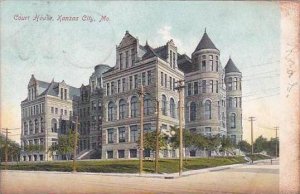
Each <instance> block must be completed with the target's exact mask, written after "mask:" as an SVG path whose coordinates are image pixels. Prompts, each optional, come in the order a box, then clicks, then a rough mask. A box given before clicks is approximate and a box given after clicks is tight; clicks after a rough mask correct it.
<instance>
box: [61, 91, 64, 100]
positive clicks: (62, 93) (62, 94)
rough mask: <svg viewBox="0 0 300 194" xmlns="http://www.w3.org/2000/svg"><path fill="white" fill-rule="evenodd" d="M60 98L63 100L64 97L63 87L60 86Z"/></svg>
mask: <svg viewBox="0 0 300 194" xmlns="http://www.w3.org/2000/svg"><path fill="white" fill-rule="evenodd" d="M60 99H61V100H63V99H64V89H63V88H60Z"/></svg>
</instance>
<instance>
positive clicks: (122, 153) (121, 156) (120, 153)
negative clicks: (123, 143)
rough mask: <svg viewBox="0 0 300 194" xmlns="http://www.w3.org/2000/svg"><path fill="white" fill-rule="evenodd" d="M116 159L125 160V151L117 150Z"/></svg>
mask: <svg viewBox="0 0 300 194" xmlns="http://www.w3.org/2000/svg"><path fill="white" fill-rule="evenodd" d="M118 158H125V151H124V150H118Z"/></svg>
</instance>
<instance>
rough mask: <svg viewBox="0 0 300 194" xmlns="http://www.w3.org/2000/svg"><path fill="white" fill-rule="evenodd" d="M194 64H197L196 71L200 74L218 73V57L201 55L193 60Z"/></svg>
mask: <svg viewBox="0 0 300 194" xmlns="http://www.w3.org/2000/svg"><path fill="white" fill-rule="evenodd" d="M195 64H198V68H197V69H198V70H201V71H202V72H210V71H215V72H218V71H219V57H218V56H215V57H214V55H201V57H200V56H199V57H198V58H195Z"/></svg>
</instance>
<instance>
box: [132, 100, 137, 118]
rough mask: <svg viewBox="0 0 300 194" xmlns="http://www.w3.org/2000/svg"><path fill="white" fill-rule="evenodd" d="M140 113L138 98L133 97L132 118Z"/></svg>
mask: <svg viewBox="0 0 300 194" xmlns="http://www.w3.org/2000/svg"><path fill="white" fill-rule="evenodd" d="M137 113H138V98H137V97H136V96H133V97H132V98H131V117H137Z"/></svg>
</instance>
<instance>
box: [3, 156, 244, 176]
mask: <svg viewBox="0 0 300 194" xmlns="http://www.w3.org/2000/svg"><path fill="white" fill-rule="evenodd" d="M245 162H246V160H244V158H243V157H217V158H193V159H190V158H189V159H184V161H183V171H188V170H196V169H202V168H209V167H216V166H223V165H230V164H239V163H245ZM76 166H77V171H78V172H102V173H138V172H139V160H93V161H77V162H76ZM1 169H4V164H3V163H2V164H1ZM8 169H10V170H33V171H64V172H70V171H72V161H60V162H37V163H28V162H21V163H18V164H14V165H9V166H8ZM144 172H146V173H154V161H151V160H144ZM175 172H178V159H167V160H166V159H162V160H159V173H175Z"/></svg>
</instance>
